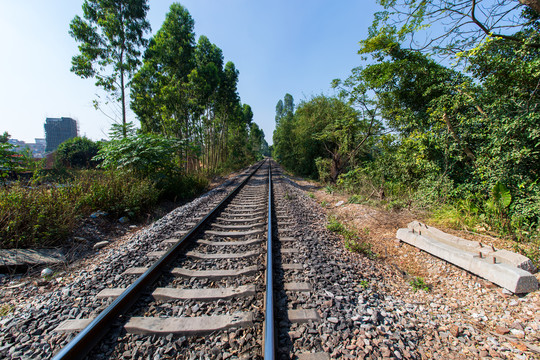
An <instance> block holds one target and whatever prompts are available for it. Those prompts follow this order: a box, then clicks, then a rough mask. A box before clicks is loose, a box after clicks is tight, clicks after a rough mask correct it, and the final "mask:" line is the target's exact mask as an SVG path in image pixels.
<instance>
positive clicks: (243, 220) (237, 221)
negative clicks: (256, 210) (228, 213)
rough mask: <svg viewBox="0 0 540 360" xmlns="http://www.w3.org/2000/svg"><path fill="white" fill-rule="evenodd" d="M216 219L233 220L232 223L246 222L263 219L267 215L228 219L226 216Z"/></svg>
mask: <svg viewBox="0 0 540 360" xmlns="http://www.w3.org/2000/svg"><path fill="white" fill-rule="evenodd" d="M216 220H219V221H226V222H232V223H245V222H247V221H262V220H265V217H264V216H258V217H254V218H251V219H248V220H246V219H236V218H234V219H227V218H224V217H218V218H216Z"/></svg>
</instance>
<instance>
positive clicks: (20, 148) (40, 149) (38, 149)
mask: <svg viewBox="0 0 540 360" xmlns="http://www.w3.org/2000/svg"><path fill="white" fill-rule="evenodd" d="M8 143H10V144H12V145H14V147H13V149H12V151H14V152H24V151H27V150H28V149H30V151H32V157H34V158H38V159H40V158H43V157H45V146H46V145H45V139H36V142H35V143H26V142H24V141H23V140H17V139H9V140H8Z"/></svg>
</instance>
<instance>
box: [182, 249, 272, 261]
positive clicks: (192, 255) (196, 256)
mask: <svg viewBox="0 0 540 360" xmlns="http://www.w3.org/2000/svg"><path fill="white" fill-rule="evenodd" d="M260 253H261V252H260V250H251V251H246V252H242V253H227V254H206V253H200V252H196V251H188V252H187V253H186V256H188V257H190V258H194V259H203V260H209V259H210V260H214V259H215V260H222V259H245V258H248V257H252V256H257V255H259V254H260Z"/></svg>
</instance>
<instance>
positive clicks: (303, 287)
mask: <svg viewBox="0 0 540 360" xmlns="http://www.w3.org/2000/svg"><path fill="white" fill-rule="evenodd" d="M283 288H284V289H285V291H311V290H313V289H312V287H311V284H310V283H307V282H290V283H285V284H283Z"/></svg>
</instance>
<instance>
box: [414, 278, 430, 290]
mask: <svg viewBox="0 0 540 360" xmlns="http://www.w3.org/2000/svg"><path fill="white" fill-rule="evenodd" d="M409 284H410V285H411V286H412V288H413V290H414V291H415V292H416V291H418V290H422V291H425V292H429V291H430V290H431V287H430V286H429V285H428V284H426V283H425V282H424V279H423V278H421V277H415V278H413V279H412V280H411V281H409Z"/></svg>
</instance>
